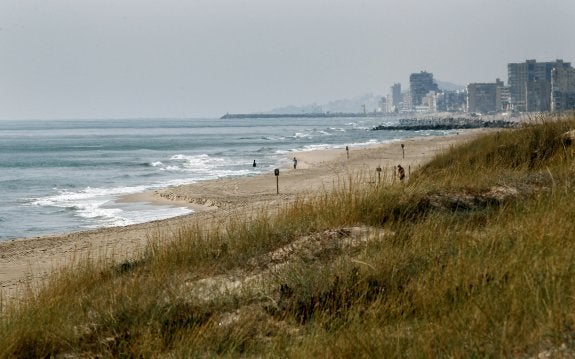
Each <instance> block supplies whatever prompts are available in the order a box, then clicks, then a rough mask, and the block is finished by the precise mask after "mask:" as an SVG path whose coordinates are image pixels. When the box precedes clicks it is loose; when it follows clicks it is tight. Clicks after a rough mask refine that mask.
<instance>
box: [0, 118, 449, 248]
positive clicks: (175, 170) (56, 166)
mask: <svg viewBox="0 0 575 359" xmlns="http://www.w3.org/2000/svg"><path fill="white" fill-rule="evenodd" d="M382 123H383V124H386V123H387V124H393V123H395V121H394V120H392V119H385V118H373V117H366V118H304V119H292V118H290V119H286V118H279V119H229V120H220V119H193V120H192V119H113V120H18V121H16V120H14V121H10V120H3V121H0V240H6V239H11V238H20V237H33V236H42V235H50V234H57V233H64V232H73V231H81V230H86V229H92V228H98V227H108V226H123V225H128V224H134V223H141V222H146V221H150V220H155V219H163V218H169V217H173V216H178V215H182V214H186V213H189V212H190V210H189V209H186V208H181V207H172V206H157V205H151V204H146V203H119V202H118V201H117V199H118V198H119V197H121V196H122V195H125V194H130V193H137V192H142V191H145V190H149V189H154V188H161V187H166V186H171V185H178V184H185V183H193V182H197V181H204V180H210V179H216V178H221V177H229V176H253V175H257V174H259V173H262V172H267V171H272V170H273V168H277V167H281V166H287V165H289V159H288V154H289V153H290V152H291V151H308V150H314V149H328V148H345V146H346V145H349V146H352V148H353V147H357V146H365V145H369V144H375V143H383V142H386V141H393V140H399V139H402V138H406V137H413V136H422V135H443V134H445V132H443V131H423V132H409V131H370V129H371V128H372V127H374V126H376V125H380V124H382ZM254 160H256V161H257V163H258V166H257V167H255V168H254V167H252V163H253V161H254Z"/></svg>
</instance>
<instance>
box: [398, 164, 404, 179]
mask: <svg viewBox="0 0 575 359" xmlns="http://www.w3.org/2000/svg"><path fill="white" fill-rule="evenodd" d="M397 174H398V175H399V180H400V181H402V182H403V180H404V179H405V170H404V169H403V167H401V165H397Z"/></svg>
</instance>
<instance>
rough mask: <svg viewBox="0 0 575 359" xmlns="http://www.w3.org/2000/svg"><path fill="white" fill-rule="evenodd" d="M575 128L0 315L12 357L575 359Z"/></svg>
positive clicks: (311, 202) (56, 287)
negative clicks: (510, 358) (560, 358)
mask: <svg viewBox="0 0 575 359" xmlns="http://www.w3.org/2000/svg"><path fill="white" fill-rule="evenodd" d="M574 129H575V117H574V116H567V117H561V118H555V117H554V115H547V116H544V117H541V118H538V119H536V120H535V121H533V123H530V124H528V125H525V126H521V127H519V128H514V129H501V130H499V131H497V132H491V133H488V134H485V135H483V136H481V137H480V138H478V139H475V140H473V141H471V142H469V143H466V144H462V145H460V146H454V147H452V148H449V149H446V150H445V151H443V153H440V154H438V155H437V156H436V157H435V158H434V159H433V160H432V161H430V162H429V163H427V164H425V165H424V166H422V167H421V168H420V169H418V170H417V171H413V173H412V174H411V176H410V178H409V181H407V182H405V183H402V182H399V181H395V182H391V181H388V182H382V183H378V182H377V180H376V179H375V177H373V175H370V174H357V175H355V176H354V175H352V176H348V177H346V178H341V180H340V182H339V183H338V184H337V185H336V186H335V188H333V189H330V190H325V191H323V192H321V193H317V194H316V195H313V196H312V195H307V196H302V197H299V198H297V199H296V200H295V201H293V202H289V203H286V204H284V205H282V206H280V207H274V208H273V210H272V209H271V208H259V209H254V213H252V214H250V215H249V216H247V215H237V216H232V217H230V218H229V219H228V220H227V221H226V222H225V223H221V224H219V225H215V226H214V225H213V226H211V227H206V226H204V225H203V224H202V223H199V222H194V220H193V219H191V220H190V222H189V223H187V224H183V225H182V226H181V227H180V228H179V229H178V230H177V231H175V232H170V233H163V232H161V231H158V232H157V233H150V234H149V235H150V243H149V245H148V247H147V248H146V250H145V251H144V252H143V253H142V255H141V256H140V257H138V258H136V259H133V260H128V261H125V262H122V263H119V264H118V263H115V264H113V263H110V262H109V261H107V260H105V259H102V260H101V261H98V260H86V261H82V262H80V263H78V264H75V265H74V266H73V267H69V268H65V269H63V270H61V271H59V272H58V273H57V274H55V275H53V276H52V278H51V280H50V281H49V283H47V284H46V285H45V286H44V287H42V288H41V289H39V290H32V289H30V292H29V293H27V295H26V296H24V297H23V298H22V299H20V300H18V301H17V302H9V303H4V302H3V303H2V308H1V309H2V316H1V317H0V333H1V335H0V355H1V356H2V357H238V356H241V357H354V358H362V357H365V358H373V357H454V358H459V357H518V358H527V357H537V356H539V357H541V355H545V356H547V357H573V356H575V221H574V220H573V219H574V218H575V201H574V200H573V197H574V193H575V143H574V142H575V137H574V135H573V132H572V131H573V130H574Z"/></svg>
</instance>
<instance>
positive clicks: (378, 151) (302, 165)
mask: <svg viewBox="0 0 575 359" xmlns="http://www.w3.org/2000/svg"><path fill="white" fill-rule="evenodd" d="M491 131H494V129H473V130H464V131H460V132H458V133H454V134H449V135H445V136H423V137H413V138H409V139H404V140H401V141H390V142H386V143H383V144H375V145H369V146H365V147H361V148H350V151H349V159H348V158H347V153H346V150H345V149H327V150H313V151H301V152H295V153H292V154H290V157H289V158H290V159H291V158H292V157H293V156H295V157H296V158H297V160H298V165H297V169H295V170H294V169H293V168H291V167H282V168H280V176H279V178H278V179H277V180H278V181H279V182H277V183H279V190H280V191H279V195H278V194H277V193H276V178H275V176H274V174H273V173H269V174H261V175H256V176H242V177H234V178H223V179H216V180H209V181H202V182H196V183H193V184H187V185H180V186H173V187H166V188H162V189H156V190H150V191H146V192H142V193H137V194H130V195H125V196H122V197H121V198H120V199H118V202H119V203H122V202H123V203H136V202H145V203H150V204H158V205H163V206H166V205H169V206H180V207H187V208H190V209H191V210H192V211H193V212H192V213H189V214H185V215H181V216H177V217H171V218H167V219H161V220H154V221H150V222H145V223H139V224H132V225H127V226H121V227H106V228H99V229H93V230H88V231H82V232H72V233H64V234H56V235H49V236H41V237H29V238H19V239H11V240H6V241H0V299H2V300H6V299H12V298H18V297H22V296H23V295H24V294H25V292H26V290H27V288H38V285H40V284H42V283H43V282H44V281H45V280H46V279H47V278H48V277H49V276H50V274H52V273H55V272H57V271H58V270H59V269H62V268H64V267H66V266H70V265H75V264H78V263H80V262H81V261H83V260H86V259H90V260H94V261H99V260H105V261H106V263H110V264H112V263H119V262H121V261H125V260H130V259H131V258H135V257H137V256H139V255H140V254H141V253H142V251H143V250H144V249H145V247H146V245H147V244H148V243H149V241H151V240H154V241H159V242H161V243H167V242H169V241H170V239H171V238H173V237H174V236H175V235H176V234H177V232H178V228H179V227H181V226H187V225H196V224H198V225H201V226H202V228H209V227H210V226H213V225H222V224H224V223H225V222H226V221H227V220H229V218H231V217H233V218H238V217H240V216H241V217H242V218H249V215H250V214H253V213H255V212H256V211H255V210H257V209H262V208H265V209H268V210H271V209H273V208H276V206H281V205H284V204H285V203H287V202H289V201H290V200H293V199H295V198H297V196H306V195H310V194H313V193H317V192H319V191H322V190H327V191H329V190H331V189H332V188H333V187H334V186H336V185H337V183H338V181H339V180H341V179H344V178H345V179H347V178H348V177H349V176H350V175H353V174H357V173H359V172H363V173H373V174H375V168H376V167H378V166H380V167H382V168H383V170H384V173H385V175H386V176H388V178H391V177H389V176H391V171H392V168H393V166H396V165H397V164H400V163H401V164H402V165H403V166H404V167H405V168H406V170H408V169H411V170H412V171H414V170H416V169H417V168H418V166H420V165H422V164H423V163H425V162H427V161H429V160H431V159H432V158H433V157H434V156H435V155H436V154H437V153H438V152H441V151H443V150H446V149H448V148H449V147H450V146H452V145H455V144H460V143H462V142H466V141H468V140H471V139H473V138H475V137H477V136H479V135H481V134H484V133H488V132H491ZM401 143H403V144H404V145H405V158H402V156H403V153H402V149H401V147H400V144H401Z"/></svg>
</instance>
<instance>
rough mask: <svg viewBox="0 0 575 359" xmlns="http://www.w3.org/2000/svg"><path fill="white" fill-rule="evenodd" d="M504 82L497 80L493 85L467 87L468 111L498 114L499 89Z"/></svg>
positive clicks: (484, 84)
mask: <svg viewBox="0 0 575 359" xmlns="http://www.w3.org/2000/svg"><path fill="white" fill-rule="evenodd" d="M501 87H503V81H500V80H499V79H497V80H496V81H495V82H492V83H471V84H469V85H467V111H469V112H479V113H494V112H498V111H499V109H498V108H497V103H498V101H497V95H498V88H501Z"/></svg>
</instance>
